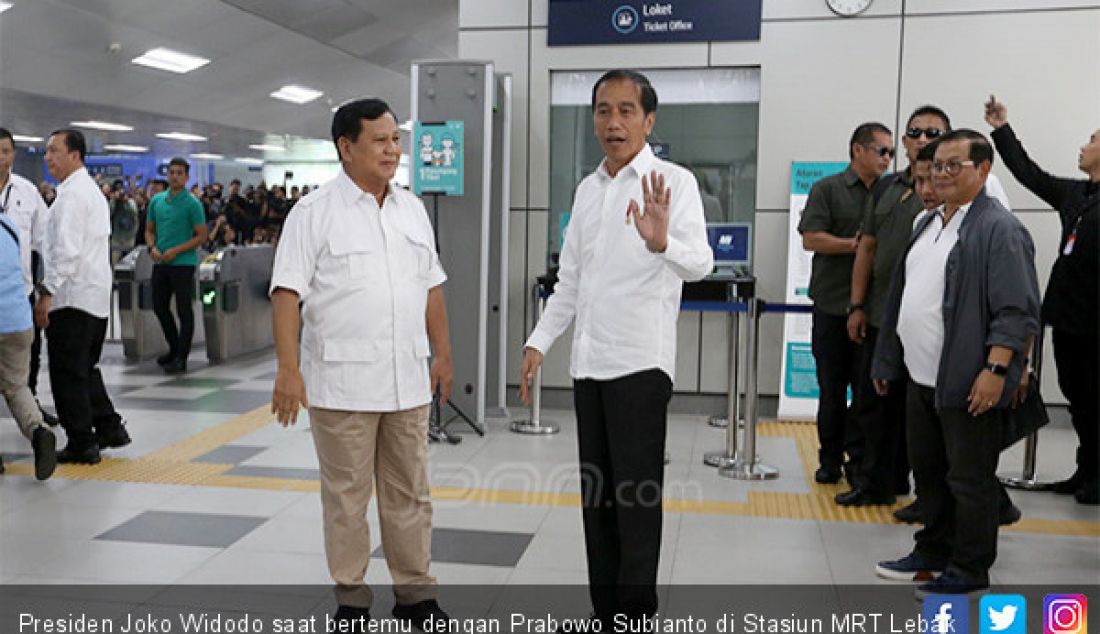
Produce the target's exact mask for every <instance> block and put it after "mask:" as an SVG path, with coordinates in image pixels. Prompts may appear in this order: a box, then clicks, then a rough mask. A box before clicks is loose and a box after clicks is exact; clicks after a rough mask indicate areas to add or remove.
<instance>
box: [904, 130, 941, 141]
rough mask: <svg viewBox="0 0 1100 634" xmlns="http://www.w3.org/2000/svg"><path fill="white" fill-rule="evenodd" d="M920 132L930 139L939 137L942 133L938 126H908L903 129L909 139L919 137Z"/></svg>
mask: <svg viewBox="0 0 1100 634" xmlns="http://www.w3.org/2000/svg"><path fill="white" fill-rule="evenodd" d="M922 134H923V135H924V136H926V137H928V140H929V141H931V140H933V139H938V138H940V135H941V134H943V130H941V129H939V128H909V129H908V130H906V131H905V136H907V137H909V138H910V139H919V138H920V135H922Z"/></svg>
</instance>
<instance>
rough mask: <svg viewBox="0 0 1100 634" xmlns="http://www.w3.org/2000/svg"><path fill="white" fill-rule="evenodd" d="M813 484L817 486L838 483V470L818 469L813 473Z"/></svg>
mask: <svg viewBox="0 0 1100 634" xmlns="http://www.w3.org/2000/svg"><path fill="white" fill-rule="evenodd" d="M814 482H817V483H818V484H836V483H837V482H840V469H835V468H833V469H830V468H828V467H819V468H818V470H817V471H815V472H814Z"/></svg>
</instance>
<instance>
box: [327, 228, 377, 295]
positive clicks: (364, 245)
mask: <svg viewBox="0 0 1100 634" xmlns="http://www.w3.org/2000/svg"><path fill="white" fill-rule="evenodd" d="M329 252H330V253H331V254H332V257H333V268H334V269H335V270H334V271H333V273H334V274H335V275H334V277H337V278H338V279H340V280H343V281H344V283H346V284H347V285H348V286H349V287H353V288H354V287H359V286H367V285H369V284H370V283H371V280H372V279H374V278H376V277H377V276H379V275H381V274H383V273H384V271H383V269H382V265H383V264H384V263H383V255H384V254H383V253H382V250H381V248H379V245H378V244H377V241H376V240H372V239H370V238H364V237H362V236H356V235H337V236H334V237H333V239H332V240H331V241H330V242H329Z"/></svg>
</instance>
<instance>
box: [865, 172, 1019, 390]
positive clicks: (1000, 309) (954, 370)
mask: <svg viewBox="0 0 1100 634" xmlns="http://www.w3.org/2000/svg"><path fill="white" fill-rule="evenodd" d="M933 218H934V215H933V214H926V215H925V217H924V218H922V219H921V220H920V222H919V223H918V224H917V226H916V228H914V229H913V235H912V236H911V237H910V238H909V246H908V247H906V249H905V255H904V256H903V257H902V258H900V259H899V260H898V264H897V266H896V267H894V274H893V278H892V279H891V282H890V293H889V295H888V296H887V300H886V308H885V310H884V313H883V317H882V327H881V329H880V331H879V337H878V344H877V345H876V346H875V355H874V361H873V362H872V365H871V377H872V378H875V379H885V380H891V381H897V380H901V379H904V378H905V377H906V371H905V357H904V351H903V350H902V345H901V339H900V338H899V337H898V335H897V326H898V312H899V311H900V310H901V296H902V292H903V291H904V289H905V260H906V258H907V257H908V255H909V250H910V249H912V248H913V243H914V242H915V241H916V239H917V238H918V237H919V236H920V235H921V234H922V233H924V231H925V230H927V229H928V227H929V225H931V223H932V220H933ZM945 275H946V279H945V283H944V291H943V325H944V336H943V352H942V353H941V355H940V365H939V372H938V375H937V378H936V398H935V403H936V409H946V408H961V409H966V407H967V406H968V402H967V397H968V396H969V395H970V389H971V387H973V385H974V380H975V379H976V378H977V376H978V374H979V373H980V372H981V371H982V369H983V368H984V367H985V364H986V359H987V357H988V355H989V348H990V347H991V346H1004V347H1006V348H1011V349H1012V350H1014V351H1015V354H1014V355H1013V356H1012V362H1011V363H1010V364H1009V367H1008V375H1007V376H1006V377H1005V383H1004V385H1005V387H1004V392H1003V393H1002V394H1001V399H1000V402H999V403H998V404H997V407H1008V406H1009V404H1010V401H1011V398H1012V395H1013V392H1014V391H1015V389H1016V387H1017V386H1018V385H1019V384H1020V379H1021V376H1022V374H1023V372H1024V359H1025V357H1026V356H1027V355H1026V354H1025V353H1026V352H1028V351H1026V350H1025V348H1026V346H1027V339H1028V337H1030V336H1032V335H1037V334H1039V311H1040V299H1039V297H1040V295H1039V280H1038V277H1037V276H1036V274H1035V245H1034V243H1033V242H1032V241H1031V234H1029V233H1028V231H1027V229H1026V228H1024V225H1023V224H1022V223H1021V222H1020V221H1019V220H1018V219H1017V218H1016V216H1014V215H1012V213H1010V212H1009V211H1008V210H1006V209H1005V208H1004V206H1003V205H1002V204H1001V203H1000V202H998V201H997V200H996V199H995V198H991V197H989V196H987V195H986V193H985V189H984V188H983V189H982V191H981V192H980V193H979V194H978V196H977V198H975V199H974V203H973V204H972V205H971V207H970V210H969V211H968V212H967V214H966V217H965V218H963V221H962V225H961V226H960V227H959V240H958V242H957V243H956V244H955V247H954V248H953V249H952V250H951V253H949V254H948V256H947V266H946V270H945Z"/></svg>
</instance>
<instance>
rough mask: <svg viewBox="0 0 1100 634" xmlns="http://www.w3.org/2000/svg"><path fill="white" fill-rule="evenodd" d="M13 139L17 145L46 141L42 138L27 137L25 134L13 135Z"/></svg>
mask: <svg viewBox="0 0 1100 634" xmlns="http://www.w3.org/2000/svg"><path fill="white" fill-rule="evenodd" d="M11 138H12V140H13V141H15V142H16V143H41V142H43V141H45V139H43V138H42V137H40V136H26V135H24V134H13V135H11Z"/></svg>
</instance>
